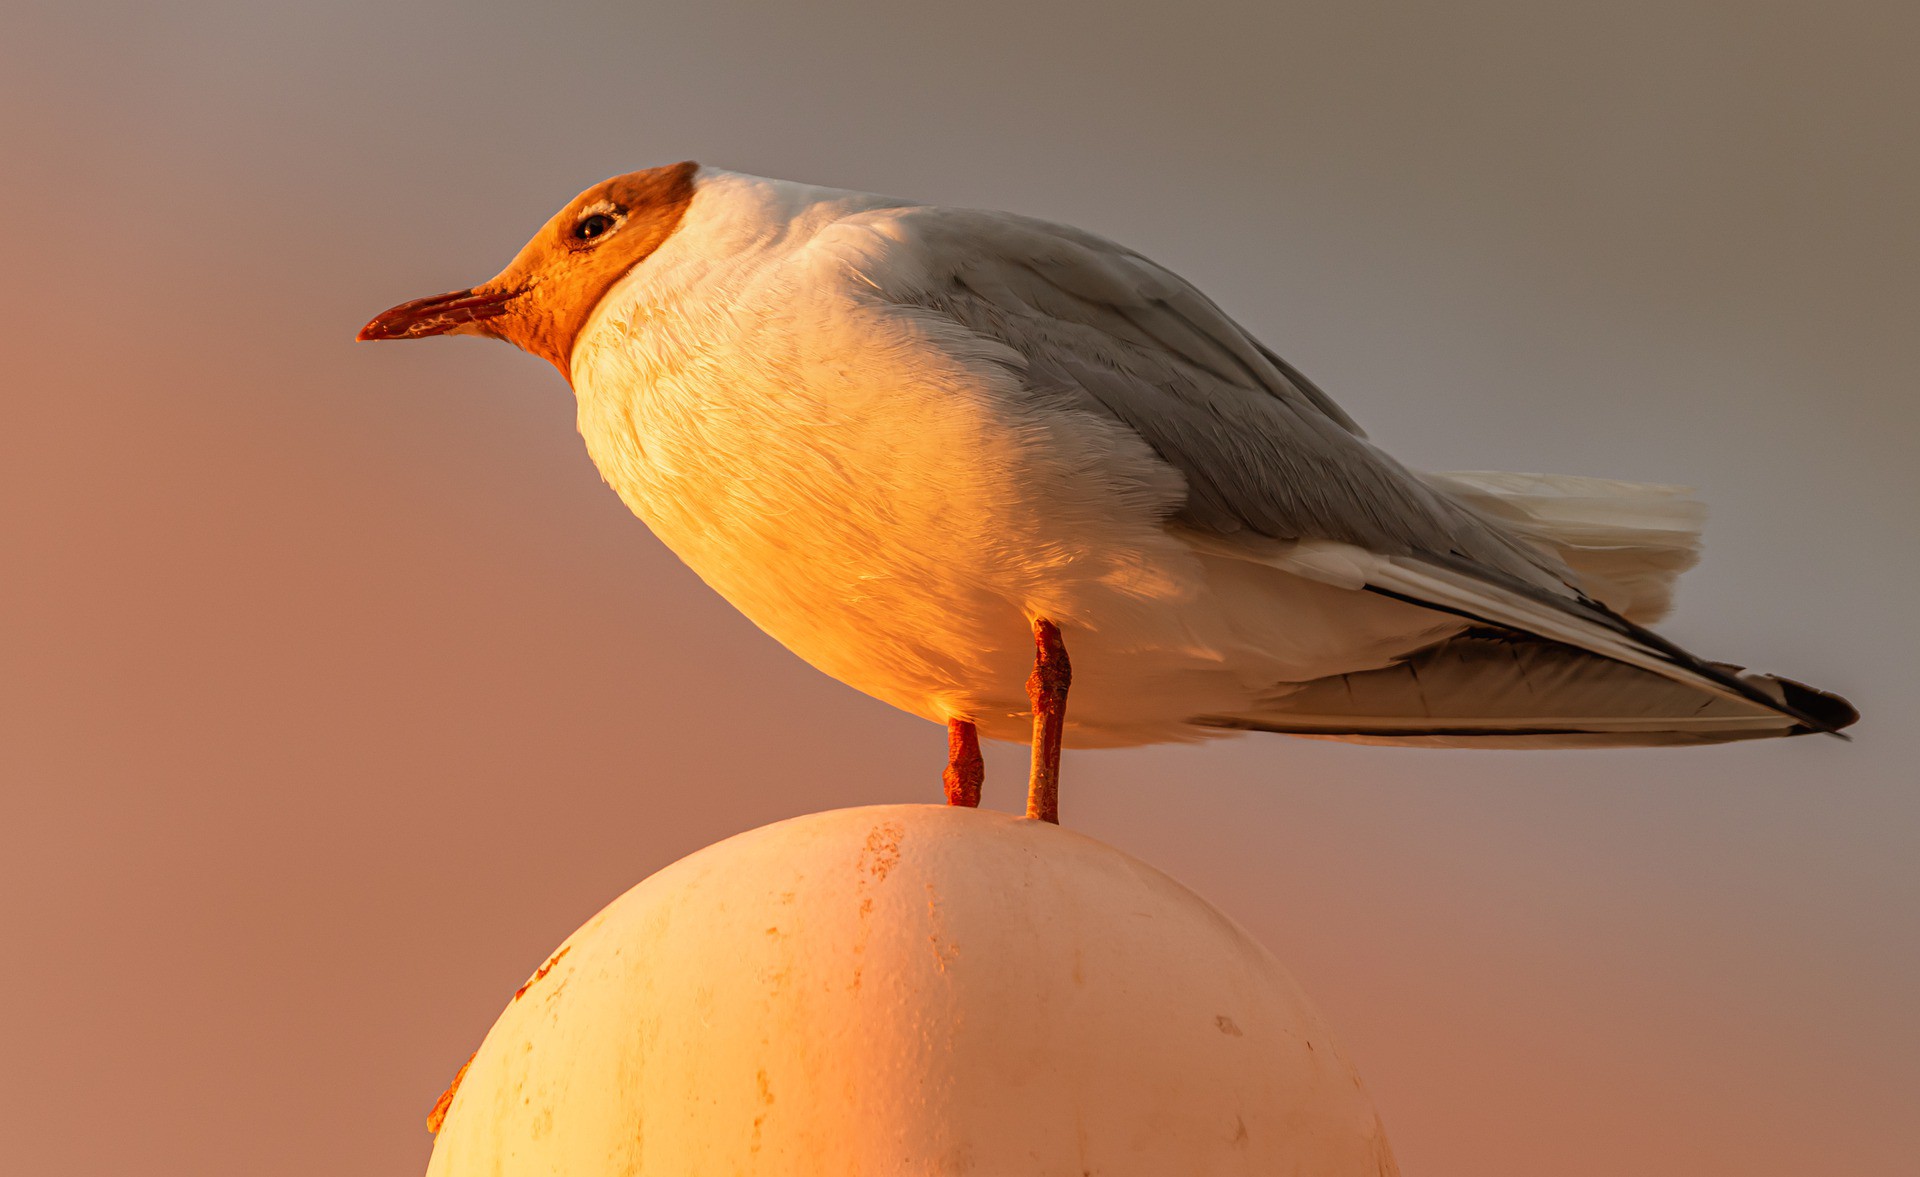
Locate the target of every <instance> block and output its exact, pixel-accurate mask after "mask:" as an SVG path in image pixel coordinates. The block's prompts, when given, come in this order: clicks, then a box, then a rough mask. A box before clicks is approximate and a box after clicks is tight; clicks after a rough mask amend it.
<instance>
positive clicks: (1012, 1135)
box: [428, 805, 1397, 1177]
mask: <svg viewBox="0 0 1920 1177" xmlns="http://www.w3.org/2000/svg"><path fill="white" fill-rule="evenodd" d="M450 1094H451V1095H452V1099H451V1102H450V1104H446V1105H445V1107H444V1108H443V1109H442V1110H444V1113H445V1116H444V1121H443V1122H442V1123H441V1124H440V1132H439V1137H438V1139H437V1140H436V1141H435V1144H434V1150H433V1160H432V1162H431V1164H430V1165H429V1167H428V1174H429V1177H479V1175H481V1174H485V1175H487V1177H522V1175H526V1177H531V1175H533V1174H540V1175H542V1177H547V1175H553V1174H562V1175H565V1177H731V1175H733V1174H753V1175H756V1177H801V1175H806V1177H813V1175H820V1177H826V1175H828V1174H831V1175H833V1177H844V1175H848V1174H857V1175H862V1177H897V1175H898V1177H904V1175H909V1174H910V1175H916V1177H917V1175H921V1174H927V1175H931V1174H962V1173H966V1174H977V1175H980V1177H1002V1175H1005V1177H1053V1175H1056V1174H1057V1175H1060V1177H1086V1175H1097V1177H1171V1175H1187V1174H1196V1175H1198V1174H1206V1175H1212V1174H1262V1175H1269V1174H1270V1175H1275V1177H1279V1175H1295V1174H1298V1175H1302V1177H1382V1175H1392V1174H1395V1173H1396V1172H1397V1170H1396V1169H1395V1167H1394V1163H1393V1159H1392V1155H1391V1153H1390V1152H1389V1150H1388V1148H1387V1142H1386V1138H1385V1137H1384V1135H1383V1134H1382V1132H1381V1129H1380V1123H1379V1119H1378V1117H1377V1116H1376V1115H1375V1113H1374V1110H1373V1106H1372V1104H1371V1102H1370V1101H1369V1099H1368V1097H1367V1094H1366V1092H1365V1090H1364V1089H1363V1088H1362V1087H1361V1085H1360V1080H1359V1077H1358V1076H1357V1075H1355V1073H1354V1070H1353V1067H1352V1066H1351V1065H1350V1064H1349V1063H1348V1062H1347V1060H1346V1058H1345V1056H1343V1055H1342V1054H1341V1052H1340V1050H1339V1048H1338V1047H1336V1046H1335V1045H1334V1042H1333V1038H1332V1035H1331V1034H1330V1033H1329V1032H1328V1030H1327V1027H1326V1023H1324V1022H1323V1021H1321V1019H1320V1017H1319V1015H1318V1014H1316V1013H1315V1012H1314V1011H1313V1009H1312V1008H1311V1007H1310V1006H1309V1005H1308V1003H1307V1000H1306V998H1305V996H1304V995H1303V994H1302V993H1301V992H1300V988H1299V986H1298V985H1296V984H1295V983H1294V981H1293V979H1292V978H1291V977H1289V976H1288V975H1287V973H1286V971H1285V970H1284V969H1283V968H1281V966H1280V964H1279V962H1277V961H1276V960H1275V959H1274V958H1273V956H1272V955H1271V954H1269V953H1268V952H1267V951H1266V950H1265V949H1264V948H1262V947H1261V946H1260V945H1259V944H1257V943H1255V942H1254V940H1253V939H1252V937H1250V936H1249V935H1247V933H1246V932H1245V931H1244V930H1243V929H1242V928H1241V927H1240V926H1239V925H1238V924H1235V923H1234V922H1233V921H1232V920H1230V919H1228V918H1227V917H1226V916H1224V915H1222V914H1221V913H1220V912H1219V911H1217V910H1215V909H1214V908H1213V907H1211V906H1210V905H1208V904H1207V903H1206V901H1205V900H1203V899H1201V898H1200V897H1199V896H1197V895H1195V894H1194V893H1193V892H1191V891H1189V890H1187V889H1186V888H1185V887H1182V886H1181V885H1180V884H1178V883H1176V882H1174V881H1173V880H1172V879H1170V878H1168V877H1167V876H1166V875H1163V874H1161V873H1160V872H1159V871H1156V870H1154V869H1153V868H1152V867H1149V866H1146V865H1144V864H1142V863H1140V862H1137V861H1135V860H1134V859H1132V858H1129V857H1127V856H1126V855H1124V854H1122V853H1120V852H1119V851H1117V850H1114V849H1113V848H1112V847H1109V846H1106V845H1103V844H1101V843H1099V842H1096V841H1094V840H1093V839H1091V838H1087V837H1084V836H1082V835H1080V834H1076V833H1074V832H1072V831H1071V830H1063V829H1061V828H1059V827H1057V826H1051V825H1045V824H1042V823H1038V822H1032V821H1027V820H1024V819H1021V818H1015V817H1012V816H1009V815H1006V814H1002V813H997V812H993V811H988V810H970V809H952V808H948V807H945V806H936V805H887V806H874V807H870V808H863V809H845V810H838V811H835V812H831V813H822V814H815V815H813V816H810V817H802V818H796V819H794V820H792V821H785V822H780V823H778V824H776V825H771V826H767V827H764V828H762V829H758V830H753V831H751V832H749V833H745V834H741V835H739V836H738V837H734V838H729V839H728V840H726V841H724V842H721V843H719V844H718V845H715V846H711V847H708V848H707V849H705V850H702V851H700V852H699V853H697V854H694V855H691V856H690V857H688V858H685V859H682V860H681V861H679V862H677V863H675V864H673V865H672V866H670V867H668V868H666V869H665V870H663V871H661V872H660V873H658V874H656V875H654V876H653V877H652V878H649V879H647V880H646V881H645V882H643V883H641V884H640V885H639V886H637V887H635V888H633V889H632V890H631V891H628V892H627V893H626V894H625V895H623V896H621V897H620V898H619V899H617V900H615V901H614V902H613V903H612V904H610V905H609V906H608V907H607V908H606V909H605V910H603V911H602V912H600V914H598V915H596V916H594V917H593V919H591V920H589V921H588V922H587V924H586V926H585V927H583V928H581V929H580V930H579V931H577V932H575V933H574V934H573V935H572V936H571V937H569V938H568V940H567V942H566V943H565V944H563V945H561V947H560V948H559V950H558V951H556V952H555V953H554V954H553V957H552V959H550V960H549V961H548V962H547V963H546V964H545V965H543V966H542V967H541V968H540V970H539V971H538V972H537V973H536V974H535V975H534V977H533V978H532V979H531V980H529V982H528V983H527V985H526V986H525V987H524V988H522V989H521V990H520V992H519V993H517V994H515V995H514V999H513V1000H512V1001H511V1002H510V1003H509V1004H508V1006H507V1009H506V1012H505V1013H503V1014H502V1015H501V1016H500V1020H499V1021H498V1022H496V1023H495V1024H494V1027H493V1030H492V1032H490V1033H489V1034H488V1035H487V1038H486V1041H485V1042H484V1043H483V1044H482V1045H481V1047H480V1050H479V1053H478V1054H476V1055H475V1056H474V1058H473V1061H472V1063H471V1064H470V1065H469V1067H468V1068H467V1070H466V1071H465V1072H464V1074H463V1076H462V1078H461V1079H460V1080H459V1081H458V1082H457V1084H456V1088H455V1090H454V1091H453V1092H452V1093H450Z"/></svg>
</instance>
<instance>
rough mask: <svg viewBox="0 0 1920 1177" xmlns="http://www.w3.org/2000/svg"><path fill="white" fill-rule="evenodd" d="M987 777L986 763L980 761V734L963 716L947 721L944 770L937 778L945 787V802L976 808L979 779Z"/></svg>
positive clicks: (977, 804)
mask: <svg viewBox="0 0 1920 1177" xmlns="http://www.w3.org/2000/svg"><path fill="white" fill-rule="evenodd" d="M986 779H987V766H986V765H985V764H984V763H982V762H981V760H980V733H979V732H977V731H975V730H974V727H973V724H972V723H970V722H968V721H967V720H964V719H949V720H948V721H947V771H946V772H944V773H941V774H940V780H941V782H942V783H944V784H945V785H946V786H947V804H948V805H964V806H966V807H967V808H968V809H978V808H979V807H980V782H981V781H984V780H986Z"/></svg>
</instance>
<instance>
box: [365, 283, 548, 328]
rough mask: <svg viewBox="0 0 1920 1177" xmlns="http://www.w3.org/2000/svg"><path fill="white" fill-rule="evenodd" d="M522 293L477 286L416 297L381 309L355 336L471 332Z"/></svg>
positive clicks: (503, 311)
mask: <svg viewBox="0 0 1920 1177" xmlns="http://www.w3.org/2000/svg"><path fill="white" fill-rule="evenodd" d="M520 293H521V292H520V291H518V290H508V291H489V290H485V289H483V288H475V289H473V290H456V291H454V292H453V293H451V294H436V295H434V296H433V297H432V298H416V299H414V300H413V301H412V302H403V303H401V304H400V305H399V306H397V307H394V308H392V309H391V310H384V311H381V312H380V313H379V314H377V315H375V316H374V317H373V322H371V323H368V324H367V325H366V326H365V327H362V328H360V334H358V335H356V336H354V338H355V339H419V338H421V337H422V336H426V335H447V334H450V333H452V334H459V333H471V332H473V331H475V330H476V329H477V325H478V324H482V323H485V322H486V321H487V320H489V319H496V318H499V317H500V316H501V315H503V314H505V313H506V312H507V304H508V303H509V302H512V301H513V300H514V299H515V298H516V297H518V296H519V295H520Z"/></svg>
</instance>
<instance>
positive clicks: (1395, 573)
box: [862, 207, 1832, 730]
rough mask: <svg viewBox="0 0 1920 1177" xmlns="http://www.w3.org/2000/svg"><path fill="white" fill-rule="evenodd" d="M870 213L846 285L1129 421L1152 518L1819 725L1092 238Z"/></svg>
mask: <svg viewBox="0 0 1920 1177" xmlns="http://www.w3.org/2000/svg"><path fill="white" fill-rule="evenodd" d="M874 215H875V216H876V217H884V218H885V221H886V226H885V229H884V230H883V231H882V232H883V235H884V236H885V237H886V238H887V240H888V243H889V247H890V248H891V249H893V250H903V252H904V256H902V253H901V252H890V253H889V255H888V258H889V261H890V262H891V263H894V264H889V265H887V266H885V267H884V268H882V270H881V273H882V274H883V276H882V277H876V276H875V274H874V273H871V272H870V273H866V274H863V275H862V276H863V278H864V279H865V280H866V281H867V282H868V283H869V284H870V285H872V286H873V287H874V288H875V289H876V290H877V291H878V292H879V293H880V295H881V296H882V297H884V298H887V299H889V300H890V301H891V302H893V303H894V304H895V305H897V306H900V307H903V308H914V309H917V310H919V311H920V312H922V313H929V314H935V315H940V316H943V317H945V318H947V319H949V320H951V321H953V322H956V323H958V324H960V325H961V326H963V327H965V328H966V329H968V330H969V331H972V332H974V333H977V334H978V335H980V336H982V337H985V338H986V339H989V340H992V341H994V342H996V343H998V344H1000V345H1001V346H1002V347H1003V348H1004V349H1006V351H1007V353H1010V354H1011V355H1014V356H1017V357H1018V361H1017V362H1018V364H1019V365H1020V367H1021V370H1022V373H1023V376H1024V378H1025V383H1026V384H1027V386H1028V387H1029V388H1030V389H1032V391H1033V392H1034V393H1035V394H1036V395H1039V396H1048V397H1053V398H1057V399H1059V400H1060V401H1061V402H1062V403H1063V404H1066V405H1070V406H1073V407H1077V408H1080V409H1083V410H1085V411H1089V412H1093V413H1096V414H1101V415H1104V416H1107V417H1110V418H1113V419H1115V420H1118V421H1120V422H1122V423H1124V424H1125V425H1127V426H1128V427H1129V428H1131V429H1132V430H1133V431H1134V432H1135V433H1136V434H1138V435H1139V436H1140V438H1141V439H1142V440H1144V441H1145V442H1146V443H1147V444H1148V445H1149V446H1150V447H1152V449H1153V450H1154V452H1155V453H1157V454H1158V455H1159V456H1160V457H1161V458H1162V459H1163V460H1165V461H1166V462H1167V464H1168V465H1170V466H1172V467H1173V468H1174V469H1176V470H1178V471H1179V472H1180V474H1181V475H1182V476H1183V477H1184V478H1185V480H1186V484H1187V501H1186V503H1185V505H1184V506H1183V507H1182V508H1181V509H1180V511H1179V512H1178V513H1176V514H1175V515H1174V516H1173V517H1172V518H1171V519H1169V520H1168V523H1169V524H1170V525H1171V526H1175V527H1178V528H1181V529H1184V530H1186V531H1188V532H1190V533H1191V534H1192V535H1193V536H1194V538H1195V539H1196V540H1197V541H1198V542H1200V543H1201V544H1203V545H1204V546H1208V547H1212V548H1215V549H1216V550H1226V551H1231V552H1233V553H1234V554H1236V555H1238V556H1240V557H1241V558H1247V559H1253V560H1257V561H1260V562H1265V563H1271V564H1275V565H1277V566H1281V567H1289V568H1290V569H1291V570H1293V571H1297V572H1300V573H1301V574H1302V575H1309V576H1314V575H1319V576H1321V577H1322V578H1333V579H1338V578H1340V577H1345V578H1349V579H1351V578H1356V577H1357V581H1356V582H1355V583H1351V584H1349V586H1348V587H1353V588H1365V589H1367V590H1369V591H1373V592H1377V593H1383V594H1385V595H1389V596H1394V597H1397V598H1399V599H1402V600H1405V601H1409V602H1412V603H1414V604H1418V605H1422V606H1425V607H1428V608H1433V609H1437V610H1441V611H1443V612H1448V613H1453V614H1456V615H1458V616H1460V617H1462V618H1465V619H1469V620H1471V621H1473V622H1474V623H1476V624H1483V625H1494V626H1500V627H1504V628H1507V629H1511V630H1516V631H1519V632H1522V633H1527V634H1531V635H1534V636H1537V637H1541V638H1546V639H1549V640H1551V641H1556V642H1561V643H1564V644H1566V645H1569V646H1573V647H1576V648H1578V649H1582V650H1586V651H1589V652H1591V653H1593V654H1597V655H1600V656H1602V657H1605V658H1609V659H1613V660H1615V661H1618V662H1620V663H1622V664H1625V665H1628V666H1633V667H1636V668H1639V669H1641V670H1644V671H1648V672H1650V673H1652V674H1656V675H1659V676H1661V677H1663V678H1666V679H1668V680H1671V681H1674V682H1678V683H1683V684H1686V685H1689V686H1692V687H1695V688H1698V689H1700V690H1702V691H1704V692H1705V693H1706V694H1708V695H1709V696H1720V697H1723V698H1728V699H1738V700H1741V701H1743V702H1746V703H1751V704H1757V705H1759V706H1761V707H1763V708H1766V709H1768V710H1771V711H1774V712H1777V713H1779V714H1782V715H1785V716H1787V717H1789V718H1791V719H1792V720H1794V721H1795V722H1796V723H1800V724H1804V725H1806V726H1808V727H1811V728H1814V729H1816V730H1832V724H1831V723H1830V722H1823V721H1822V720H1821V719H1818V718H1815V717H1814V716H1811V715H1808V714H1807V713H1806V712H1804V711H1803V710H1801V709H1799V708H1797V707H1795V706H1794V705H1793V704H1792V703H1791V702H1788V701H1786V700H1784V699H1782V698H1780V697H1778V695H1777V693H1772V692H1768V691H1765V690H1761V689H1759V688H1757V687H1756V686H1755V685H1754V684H1753V682H1751V681H1749V680H1748V679H1745V678H1743V677H1741V676H1738V675H1736V674H1734V673H1731V672H1729V671H1728V670H1726V669H1724V668H1722V667H1720V666H1717V665H1715V664H1711V663H1707V662H1705V661H1703V660H1701V659H1699V658H1696V657H1694V656H1693V655H1691V654H1688V653H1687V652H1686V651H1684V650H1681V649H1680V648H1679V647H1677V646H1675V645H1673V644H1672V643H1671V642H1668V641H1666V640H1665V639H1663V638H1660V637H1659V636H1658V635H1656V634H1653V633H1651V632H1650V631H1648V630H1645V629H1643V628H1641V627H1640V626H1638V625H1635V624H1633V623H1631V622H1628V621H1626V620H1625V619H1623V618H1621V617H1620V616H1619V615H1618V614H1616V613H1614V612H1612V611H1611V610H1608V609H1607V608H1606V607H1604V606H1602V605H1600V604H1599V603H1598V602H1597V601H1594V600H1592V599H1591V598H1590V597H1589V596H1588V595H1587V594H1586V593H1585V592H1583V591H1582V590H1581V588H1580V586H1579V581H1578V577H1577V576H1576V575H1575V574H1574V573H1573V572H1572V570H1571V569H1569V568H1568V566H1567V565H1566V564H1565V563H1564V562H1562V560H1561V559H1560V558H1559V557H1558V556H1557V555H1555V554H1553V553H1552V552H1551V551H1549V550H1548V547H1547V545H1545V544H1542V543H1538V542H1535V540H1533V539H1532V538H1530V537H1528V536H1525V535H1523V534H1521V533H1520V532H1518V531H1517V530H1515V529H1513V528H1510V527H1509V526H1507V525H1506V524H1505V523H1503V522H1502V521H1501V520H1499V519H1497V518H1495V517H1493V516H1492V515H1490V514H1487V513H1485V512H1482V511H1481V510H1479V509H1477V508H1476V507H1475V506H1474V505H1472V504H1471V503H1470V502H1468V501H1467V500H1466V499H1465V498H1464V497H1461V496H1456V495H1454V494H1452V493H1450V492H1449V490H1448V489H1447V487H1446V486H1445V484H1444V483H1443V482H1435V481H1429V480H1428V479H1426V478H1423V477H1422V476H1421V475H1418V474H1416V473H1414V472H1413V471H1411V470H1408V469H1407V468H1406V467H1404V466H1402V465H1401V464H1400V463H1398V462H1397V461H1395V460H1394V459H1393V458H1392V457H1390V456H1388V455H1387V454H1386V453H1384V452H1383V451H1381V450H1379V449H1378V448H1376V447H1375V446H1373V445H1372V444H1371V443H1370V442H1368V441H1367V440H1366V438H1365V437H1364V436H1363V435H1362V434H1361V433H1360V431H1359V430H1358V428H1357V427H1356V426H1355V425H1354V423H1353V421H1352V420H1351V419H1350V418H1349V417H1348V416H1347V415H1346V414H1345V413H1343V412H1341V411H1340V410H1339V408H1338V407H1337V406H1335V405H1334V404H1333V402H1332V400H1331V399H1330V398H1329V397H1328V396H1327V395H1326V393H1325V392H1323V391H1322V390H1320V389H1319V388H1318V387H1317V386H1315V385H1314V384H1313V383H1312V382H1311V381H1309V380H1307V379H1306V377H1305V376H1303V375H1301V374H1300V373H1299V372H1298V370H1296V369H1294V368H1293V367H1292V366H1291V365H1289V364H1287V363H1286V362H1285V361H1284V360H1282V359H1281V358H1280V357H1279V356H1277V355H1276V354H1274V353H1273V352H1272V351H1270V350H1269V349H1267V348H1266V347H1265V346H1263V345H1262V344H1261V343H1259V342H1258V341H1257V340H1255V339H1254V338H1252V336H1250V335H1249V334H1248V333H1247V332H1246V331H1245V330H1243V329H1242V328H1241V327H1240V326H1239V325H1238V324H1237V323H1235V322H1234V321H1233V320H1232V319H1230V318H1228V317H1227V315H1226V314H1225V313H1224V312H1222V311H1221V310H1220V308H1219V307H1217V306H1216V305H1214V303H1213V302H1212V301H1210V300H1209V299H1207V298H1206V296H1205V295H1203V294H1201V293H1200V292H1199V291H1198V290H1197V289H1195V288H1194V287H1193V286H1192V285H1190V284H1189V283H1187V282H1186V281H1185V280H1183V279H1181V278H1180V277H1179V276H1178V275H1176V274H1174V273H1172V272H1171V271H1169V270H1167V269H1165V268H1163V267H1161V266H1158V265H1156V264H1154V263H1153V262H1151V261H1148V260H1147V259H1146V258H1143V257H1141V256H1140V255H1138V254H1136V253H1133V252H1131V251H1129V250H1127V249H1124V248H1122V247H1120V246H1118V245H1115V244H1114V243H1112V242H1109V241H1106V240H1104V239H1102V238H1100V237H1097V236H1094V235H1093V234H1089V233H1085V232H1083V231H1080V230H1077V229H1071V228H1068V227H1065V226H1058V225H1052V224H1048V223H1046V222H1043V221H1036V220H1031V219H1029V218H1024V217H1017V216H1013V215H1010V214H1005V213H992V212H980V211H972V210H959V209H943V208H930V207H919V208H912V209H905V210H899V209H890V210H885V211H884V212H882V213H877V214H874ZM1335 549H1345V553H1344V554H1340V553H1338V552H1336V551H1335ZM1329 567H1337V568H1338V569H1339V570H1340V571H1339V572H1338V573H1337V574H1335V575H1333V576H1330V575H1329V574H1328V572H1327V569H1328V568H1329Z"/></svg>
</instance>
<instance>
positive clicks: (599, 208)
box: [570, 200, 626, 241]
mask: <svg viewBox="0 0 1920 1177" xmlns="http://www.w3.org/2000/svg"><path fill="white" fill-rule="evenodd" d="M625 219H626V218H625V217H623V216H622V215H621V213H620V210H619V208H618V207H616V206H615V205H614V204H613V203H612V202H611V201H606V200H599V201H595V202H594V203H592V204H590V205H588V206H587V207H585V208H583V209H581V210H580V215H579V216H578V217H576V218H574V222H573V231H572V233H571V234H570V235H571V236H572V237H573V239H574V240H575V241H598V240H599V239H600V238H602V237H605V236H606V235H607V234H609V233H611V232H613V231H614V230H615V229H618V228H619V227H620V222H621V221H623V220H625Z"/></svg>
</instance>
